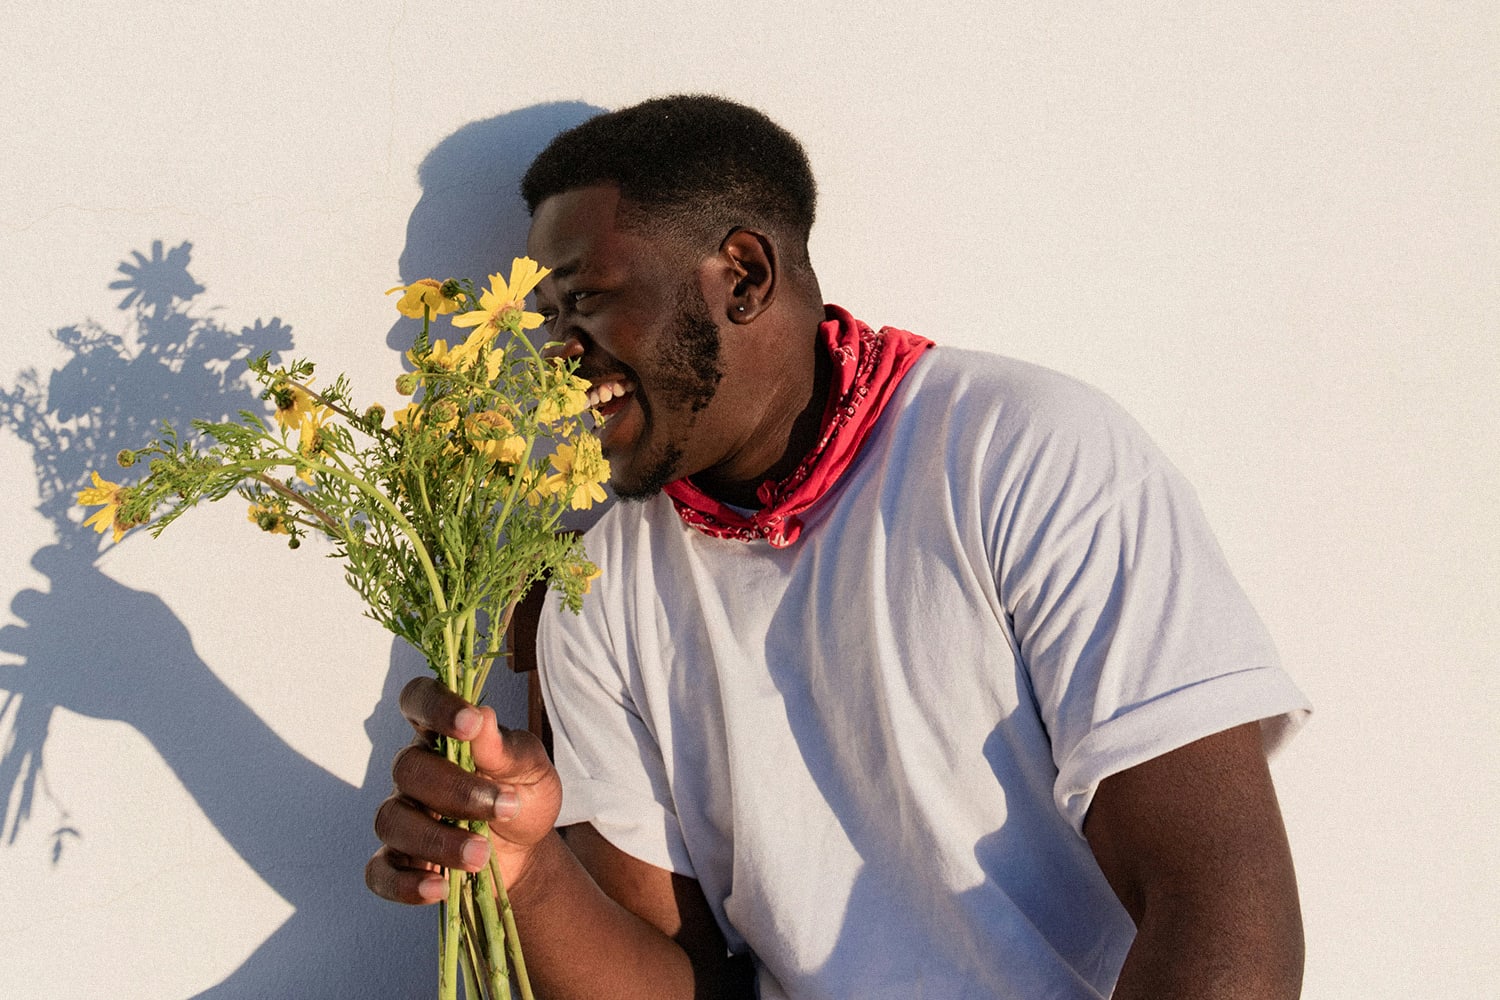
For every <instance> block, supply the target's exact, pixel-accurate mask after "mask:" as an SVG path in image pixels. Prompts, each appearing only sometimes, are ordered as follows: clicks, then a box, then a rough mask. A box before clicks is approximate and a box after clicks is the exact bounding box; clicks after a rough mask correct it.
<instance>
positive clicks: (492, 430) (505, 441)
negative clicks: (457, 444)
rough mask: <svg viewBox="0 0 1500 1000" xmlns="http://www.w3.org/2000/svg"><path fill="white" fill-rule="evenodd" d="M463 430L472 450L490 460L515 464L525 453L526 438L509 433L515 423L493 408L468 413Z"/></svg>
mask: <svg viewBox="0 0 1500 1000" xmlns="http://www.w3.org/2000/svg"><path fill="white" fill-rule="evenodd" d="M464 430H465V432H466V433H467V434H468V437H469V443H470V444H472V445H473V446H474V450H475V451H477V452H479V453H480V454H481V455H484V456H485V457H486V458H488V459H489V460H490V461H491V462H501V463H503V464H505V465H515V464H516V463H517V462H519V461H521V458H522V457H523V456H524V455H525V454H526V438H524V437H522V436H521V435H520V434H513V433H511V432H512V431H514V430H515V425H514V424H512V423H511V422H510V421H509V420H508V419H507V418H506V417H505V415H504V414H502V413H499V412H497V411H495V410H484V411H481V412H479V413H471V414H469V415H468V416H467V417H465V418H464Z"/></svg>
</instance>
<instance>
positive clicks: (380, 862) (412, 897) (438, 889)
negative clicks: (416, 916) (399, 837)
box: [365, 847, 448, 906]
mask: <svg viewBox="0 0 1500 1000" xmlns="http://www.w3.org/2000/svg"><path fill="white" fill-rule="evenodd" d="M365 885H367V886H369V887H370V891H371V892H373V893H375V895H377V896H379V897H381V898H382V899H389V900H390V901H391V902H393V903H407V904H409V905H412V906H422V905H425V904H427V903H436V902H438V901H439V900H441V899H442V898H443V897H445V896H446V895H447V894H448V879H447V877H446V876H444V875H443V874H442V872H441V871H438V870H437V869H436V868H434V867H433V866H431V865H427V864H424V863H423V862H420V861H415V860H413V859H411V858H409V857H407V856H406V855H404V854H402V853H401V852H400V851H396V850H393V849H392V848H389V847H382V848H381V849H380V850H378V851H376V852H375V856H374V857H372V858H371V859H370V860H369V863H368V864H366V865H365Z"/></svg>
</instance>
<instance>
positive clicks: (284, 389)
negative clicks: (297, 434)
mask: <svg viewBox="0 0 1500 1000" xmlns="http://www.w3.org/2000/svg"><path fill="white" fill-rule="evenodd" d="M271 401H272V402H273V403H275V404H276V422H277V423H278V424H280V425H281V426H282V428H283V429H285V430H292V429H293V428H300V427H301V426H302V421H303V419H304V418H305V417H306V416H307V415H308V414H310V413H312V411H313V409H314V408H315V407H316V406H317V405H318V404H317V401H316V400H315V399H314V398H313V394H312V393H310V392H308V391H307V390H306V389H304V388H302V387H301V386H300V385H297V384H296V383H295V382H277V383H276V384H275V385H273V386H271Z"/></svg>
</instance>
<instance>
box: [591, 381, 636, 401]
mask: <svg viewBox="0 0 1500 1000" xmlns="http://www.w3.org/2000/svg"><path fill="white" fill-rule="evenodd" d="M634 389H635V385H634V384H633V383H631V382H630V381H629V380H628V379H610V380H609V381H607V382H600V383H598V384H597V385H591V386H589V394H588V399H589V407H590V408H592V407H596V406H602V405H604V404H605V403H608V402H609V401H610V400H612V399H618V398H619V397H621V396H624V395H625V394H626V393H628V392H631V391H632V390H634Z"/></svg>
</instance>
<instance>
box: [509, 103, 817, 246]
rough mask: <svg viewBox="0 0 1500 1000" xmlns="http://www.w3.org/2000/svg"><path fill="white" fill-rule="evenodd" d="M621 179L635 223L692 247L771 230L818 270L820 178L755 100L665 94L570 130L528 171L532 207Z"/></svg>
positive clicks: (525, 182) (524, 184) (524, 186)
mask: <svg viewBox="0 0 1500 1000" xmlns="http://www.w3.org/2000/svg"><path fill="white" fill-rule="evenodd" d="M595 184H613V185H614V186H615V187H617V188H618V189H619V191H620V196H621V198H622V199H623V200H624V202H625V204H626V205H627V206H628V208H629V211H630V215H629V217H628V221H629V223H630V224H631V225H632V226H633V227H636V228H639V229H641V230H643V231H646V232H649V233H651V234H652V235H654V236H663V237H668V238H671V239H673V240H674V241H676V242H679V243H680V244H681V245H682V246H683V247H684V248H685V249H686V248H694V249H696V248H698V247H703V246H711V245H712V244H715V243H717V242H718V241H719V240H720V239H721V238H723V236H724V234H725V233H727V232H728V231H729V230H730V229H731V228H732V227H735V226H741V227H745V228H748V229H755V230H759V231H762V232H765V233H768V234H770V235H771V236H773V237H774V238H775V239H776V241H777V243H778V245H779V246H780V249H781V251H782V254H783V257H784V259H783V261H782V265H783V266H784V267H787V268H790V269H792V270H793V271H794V272H797V273H799V274H801V273H802V272H804V271H808V270H809V269H810V262H809V260H808V255H807V237H808V233H809V232H810V231H811V230H812V224H813V217H814V214H815V212H816V207H817V199H818V193H817V185H816V184H815V183H814V181H813V175H812V168H811V167H810V166H809V165H808V162H807V154H806V153H804V152H803V150H802V144H801V143H799V142H798V141H797V140H796V138H795V137H793V136H792V135H791V133H789V132H787V131H786V130H785V129H783V128H782V127H781V126H779V125H777V124H776V123H775V122H773V121H771V119H769V118H767V117H766V116H765V115H764V114H762V113H761V112H759V111H756V110H755V109H754V108H748V107H745V106H744V105H743V104H736V103H734V102H733V101H727V100H725V99H723V98H721V97H713V96H710V95H707V94H690V95H679V96H675V97H658V98H654V99H652V100H649V101H645V102H643V103H641V104H637V105H634V106H632V107H628V108H622V109H620V110H619V111H612V112H610V113H608V114H603V115H599V116H598V117H596V118H591V119H589V120H588V121H586V122H584V123H583V124H581V125H577V126H575V127H573V128H571V129H569V130H568V131H566V132H563V133H562V134H560V135H559V136H557V138H555V139H553V140H552V142H551V143H550V144H549V145H548V146H547V148H546V149H544V150H543V151H542V152H541V153H540V154H539V155H538V156H537V158H536V159H535V160H533V161H532V164H531V167H530V169H528V170H527V171H526V174H525V176H524V177H523V178H522V180H521V195H522V197H524V198H525V199H526V206H527V208H528V209H530V210H531V212H532V213H535V212H536V209H537V206H538V205H540V204H541V203H542V202H543V201H545V200H546V199H547V198H550V197H552V196H553V195H557V194H562V193H563V192H565V191H571V190H575V189H577V188H582V187H588V186H591V185H595Z"/></svg>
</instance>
